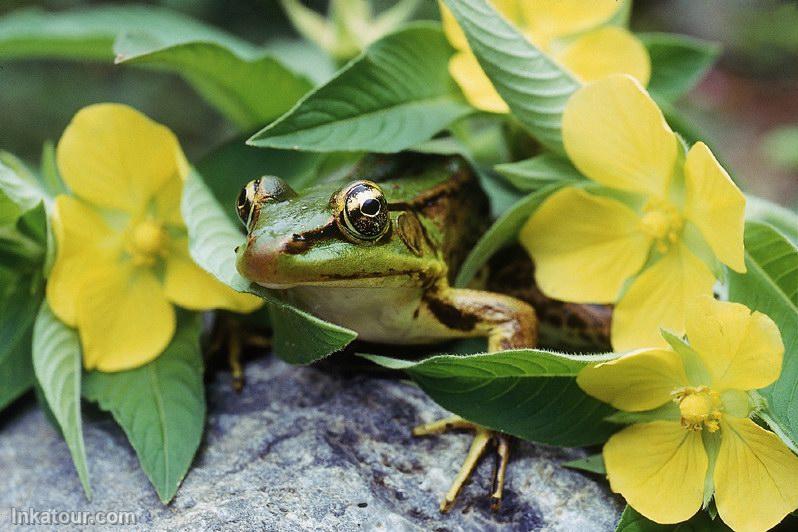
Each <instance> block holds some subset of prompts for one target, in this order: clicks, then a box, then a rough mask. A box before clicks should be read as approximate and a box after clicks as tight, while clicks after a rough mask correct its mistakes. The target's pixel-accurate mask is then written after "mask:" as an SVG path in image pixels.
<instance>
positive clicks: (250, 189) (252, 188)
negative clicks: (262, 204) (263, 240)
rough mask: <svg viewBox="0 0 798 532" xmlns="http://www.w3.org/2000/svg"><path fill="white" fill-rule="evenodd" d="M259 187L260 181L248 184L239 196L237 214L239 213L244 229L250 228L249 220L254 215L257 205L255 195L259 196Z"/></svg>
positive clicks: (255, 180) (256, 180)
mask: <svg viewBox="0 0 798 532" xmlns="http://www.w3.org/2000/svg"><path fill="white" fill-rule="evenodd" d="M259 186H260V179H254V180H252V181H250V182H249V183H247V184H246V186H245V187H244V188H242V189H241V192H240V193H239V194H238V199H237V200H236V212H237V213H238V219H239V220H241V223H242V224H244V227H248V226H249V218H250V216H251V215H252V207H253V206H254V205H255V195H256V194H257V191H258V187H259Z"/></svg>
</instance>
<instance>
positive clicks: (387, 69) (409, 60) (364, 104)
mask: <svg viewBox="0 0 798 532" xmlns="http://www.w3.org/2000/svg"><path fill="white" fill-rule="evenodd" d="M451 54H452V48H451V47H450V46H449V44H448V42H447V41H446V38H445V37H444V35H443V32H442V31H441V30H440V28H439V27H438V26H436V25H433V24H429V23H415V24H412V25H410V26H408V27H406V28H404V29H402V30H399V31H397V32H396V33H393V34H391V35H388V36H386V37H384V38H382V39H380V40H379V41H377V42H375V43H374V44H372V45H371V46H369V47H368V48H367V49H366V50H365V51H364V52H363V54H361V55H360V56H359V57H357V58H356V59H354V60H353V61H352V62H351V63H349V64H348V65H347V66H346V67H344V68H343V69H342V70H341V71H339V72H338V74H337V75H336V76H335V77H334V78H333V79H332V80H330V81H329V82H328V83H326V84H325V85H323V86H321V87H319V88H317V89H316V90H314V91H313V92H311V93H310V94H308V95H307V96H306V97H305V98H304V99H303V100H301V101H300V102H299V103H298V104H297V106H296V107H294V108H293V109H292V110H291V111H289V112H288V113H287V114H286V115H284V116H283V117H281V118H280V119H279V120H277V121H276V122H274V123H273V124H270V125H269V126H267V127H266V128H264V129H262V130H261V131H259V132H258V133H256V134H255V135H254V136H253V137H252V138H251V139H249V144H252V145H253V146H259V147H268V148H284V149H297V150H308V151H321V152H327V151H375V152H382V153H388V152H397V151H401V150H403V149H405V148H408V147H410V146H413V145H415V144H418V143H420V142H423V141H425V140H427V139H429V138H430V137H432V136H433V135H434V134H435V133H437V132H438V131H440V130H442V129H444V128H445V127H446V126H448V125H449V124H450V123H452V122H453V121H454V120H456V119H457V118H459V117H461V116H464V115H466V114H468V113H470V112H472V109H471V108H470V107H469V106H468V105H467V104H466V103H465V100H463V97H462V94H460V93H459V91H458V89H457V88H456V86H455V85H454V82H453V81H452V80H451V78H450V77H449V71H448V66H447V65H448V61H449V57H450V56H451Z"/></svg>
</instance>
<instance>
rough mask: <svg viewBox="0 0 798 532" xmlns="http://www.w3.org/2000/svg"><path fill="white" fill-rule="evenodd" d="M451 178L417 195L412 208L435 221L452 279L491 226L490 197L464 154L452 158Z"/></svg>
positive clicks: (411, 204)
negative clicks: (441, 236)
mask: <svg viewBox="0 0 798 532" xmlns="http://www.w3.org/2000/svg"><path fill="white" fill-rule="evenodd" d="M448 167H449V168H450V169H451V171H452V173H451V175H450V177H449V179H446V180H445V181H442V182H441V183H440V184H438V185H437V186H434V187H432V188H430V189H429V190H427V191H425V192H424V193H422V194H419V195H417V196H416V197H415V198H413V199H412V200H411V201H410V202H409V207H410V208H411V209H412V210H414V211H416V212H418V213H419V214H420V215H421V216H423V217H425V218H427V219H428V220H430V221H431V222H432V223H434V224H435V225H436V226H437V227H438V229H439V230H440V231H441V233H442V235H443V241H442V242H441V243H440V248H441V251H442V252H443V255H444V258H445V260H446V264H447V265H448V266H449V274H450V277H451V278H450V281H452V280H453V278H454V276H455V275H456V274H457V271H458V270H459V269H460V264H462V262H463V260H465V257H466V256H467V255H468V252H469V251H470V250H471V248H473V247H474V245H475V244H476V242H477V240H479V237H480V236H481V235H482V234H483V233H484V232H485V230H486V229H487V222H488V219H489V214H490V213H489V205H488V198H487V196H486V195H485V193H484V192H483V190H482V188H481V187H480V186H479V182H478V181H477V178H476V176H475V175H474V173H473V171H472V170H471V167H470V166H469V165H468V163H467V162H466V161H465V160H464V159H462V158H461V157H451V158H450V162H449V164H448Z"/></svg>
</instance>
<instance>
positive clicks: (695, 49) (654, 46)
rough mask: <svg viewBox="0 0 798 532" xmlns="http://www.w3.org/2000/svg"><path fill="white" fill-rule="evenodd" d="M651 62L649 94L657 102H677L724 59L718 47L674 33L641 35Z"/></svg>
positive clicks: (639, 35)
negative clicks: (716, 62)
mask: <svg viewBox="0 0 798 532" xmlns="http://www.w3.org/2000/svg"><path fill="white" fill-rule="evenodd" d="M637 37H638V38H639V39H640V40H641V41H643V44H644V45H645V46H646V48H647V49H648V55H649V57H650V58H651V80H650V81H649V82H648V91H649V93H651V95H652V97H654V98H655V99H663V100H665V101H673V100H676V99H678V98H679V97H681V96H683V95H684V94H687V93H688V92H689V91H690V90H691V89H692V88H693V87H695V86H696V85H697V84H698V82H699V81H701V79H703V78H704V76H705V75H706V74H707V72H708V71H709V69H710V68H712V65H713V64H715V61H716V60H717V59H718V56H719V55H720V51H721V48H720V45H719V44H718V43H714V42H709V41H704V40H701V39H696V38H694V37H688V36H686V35H676V34H672V33H639V34H638V35H637Z"/></svg>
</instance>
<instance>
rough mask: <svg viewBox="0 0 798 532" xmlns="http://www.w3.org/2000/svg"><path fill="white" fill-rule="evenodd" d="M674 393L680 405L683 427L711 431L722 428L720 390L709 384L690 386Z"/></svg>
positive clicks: (675, 399) (674, 398) (674, 397)
mask: <svg viewBox="0 0 798 532" xmlns="http://www.w3.org/2000/svg"><path fill="white" fill-rule="evenodd" d="M672 395H673V400H674V401H675V402H676V403H678V405H679V413H680V414H681V423H682V427H684V428H685V429H687V430H692V431H699V430H702V429H703V428H706V429H707V430H708V431H709V432H715V431H717V430H718V429H719V428H720V417H721V406H722V403H721V399H720V394H718V392H716V391H714V390H712V389H711V388H709V387H707V386H695V387H693V386H688V387H685V388H680V389H679V390H676V391H675V392H673V394H672Z"/></svg>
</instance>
